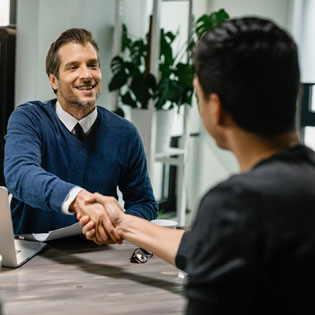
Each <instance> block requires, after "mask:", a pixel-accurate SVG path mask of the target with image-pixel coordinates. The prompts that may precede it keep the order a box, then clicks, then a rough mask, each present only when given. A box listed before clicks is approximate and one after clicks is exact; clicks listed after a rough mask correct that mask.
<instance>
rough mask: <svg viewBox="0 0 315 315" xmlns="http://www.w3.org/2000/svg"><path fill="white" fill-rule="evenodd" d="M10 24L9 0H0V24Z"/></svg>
mask: <svg viewBox="0 0 315 315" xmlns="http://www.w3.org/2000/svg"><path fill="white" fill-rule="evenodd" d="M9 24H10V0H0V26H6V25H9Z"/></svg>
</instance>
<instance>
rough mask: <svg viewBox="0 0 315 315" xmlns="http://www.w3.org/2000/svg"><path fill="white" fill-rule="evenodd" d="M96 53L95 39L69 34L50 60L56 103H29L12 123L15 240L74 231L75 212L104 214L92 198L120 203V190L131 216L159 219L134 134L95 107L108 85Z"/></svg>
mask: <svg viewBox="0 0 315 315" xmlns="http://www.w3.org/2000/svg"><path fill="white" fill-rule="evenodd" d="M98 50H99V49H98V46H97V43H96V42H95V40H94V39H93V38H92V35H91V33H90V32H88V31H86V30H84V29H78V28H75V29H69V30H66V31H64V32H63V33H62V34H61V35H60V36H59V37H58V38H57V39H56V40H55V41H54V42H53V43H52V44H51V46H50V49H49V51H48V54H47V57H46V72H47V75H48V77H49V83H50V85H51V87H52V88H53V90H54V92H55V94H56V99H53V100H49V101H46V102H41V101H32V102H27V103H25V104H22V105H20V106H19V107H17V109H16V110H15V111H14V112H13V113H12V115H11V117H10V120H9V123H8V131H7V135H6V137H5V140H6V144H5V161H4V175H5V180H6V186H7V188H8V190H9V192H10V193H11V194H12V195H13V198H12V202H11V209H12V217H13V225H14V232H15V233H16V234H18V233H34V232H35V233H41V232H47V231H49V230H54V229H58V228H61V227H65V226H68V225H71V224H73V223H75V222H76V216H75V215H71V214H73V212H78V213H81V214H84V213H85V212H86V214H87V213H89V214H90V215H92V214H91V212H89V211H92V210H93V213H96V212H97V211H99V212H98V213H101V212H104V210H103V208H102V207H100V206H99V205H97V204H94V205H92V204H89V206H88V207H87V206H86V199H87V198H90V197H91V196H92V195H91V193H94V192H99V193H101V194H104V195H107V196H113V197H114V198H116V199H117V187H119V189H120V191H121V192H122V194H123V198H124V202H125V209H126V213H128V214H132V215H136V216H139V217H141V218H144V219H148V220H152V219H154V218H156V216H157V208H158V207H157V202H156V201H155V199H154V196H153V192H152V187H151V183H150V179H149V177H148V172H147V166H146V157H145V153H144V150H143V145H142V142H141V139H140V137H139V134H138V133H137V130H136V128H135V127H134V126H133V125H132V124H131V123H130V122H128V121H127V120H125V119H123V118H121V117H119V116H117V115H116V114H114V113H112V112H110V111H108V110H106V109H105V108H103V107H99V106H96V100H97V98H98V96H99V94H100V91H101V83H102V77H101V70H100V62H99V55H98ZM105 215H106V214H105ZM102 235H103V236H104V237H106V235H107V234H106V232H105V231H102ZM107 236H108V237H109V235H107ZM109 240H110V237H109V238H108V241H109ZM117 240H118V239H116V240H115V241H117Z"/></svg>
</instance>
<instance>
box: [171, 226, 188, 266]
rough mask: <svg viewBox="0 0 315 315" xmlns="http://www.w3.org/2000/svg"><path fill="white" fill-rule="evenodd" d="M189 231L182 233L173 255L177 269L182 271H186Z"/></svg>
mask: <svg viewBox="0 0 315 315" xmlns="http://www.w3.org/2000/svg"><path fill="white" fill-rule="evenodd" d="M190 235H191V232H190V231H186V232H185V233H184V234H183V237H182V239H181V241H180V244H179V247H178V251H177V254H176V257H175V265H176V267H177V268H178V269H181V270H183V271H186V267H187V262H188V258H189V257H188V246H189V240H190Z"/></svg>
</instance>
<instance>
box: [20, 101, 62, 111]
mask: <svg viewBox="0 0 315 315" xmlns="http://www.w3.org/2000/svg"><path fill="white" fill-rule="evenodd" d="M55 103H56V99H52V100H48V101H30V102H26V103H23V104H20V105H18V106H17V107H16V109H15V111H16V112H21V111H23V112H27V113H35V112H37V113H39V112H42V111H46V112H47V110H48V109H51V108H53V106H54V104H55Z"/></svg>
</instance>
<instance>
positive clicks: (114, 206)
mask: <svg viewBox="0 0 315 315" xmlns="http://www.w3.org/2000/svg"><path fill="white" fill-rule="evenodd" d="M73 209H74V210H75V211H76V213H77V219H78V220H79V222H80V225H81V226H82V233H83V234H84V235H85V236H86V238H87V239H89V240H92V241H94V242H95V243H96V244H98V245H102V244H113V243H118V244H121V243H122V241H123V238H122V235H121V233H120V231H119V229H118V225H119V220H120V217H121V216H122V215H123V209H122V207H121V206H120V204H119V203H118V202H117V200H116V199H115V198H114V197H108V196H103V195H101V194H98V193H95V194H91V193H89V192H87V191H81V192H80V193H79V194H78V196H77V198H76V200H75V201H74V204H73Z"/></svg>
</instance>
